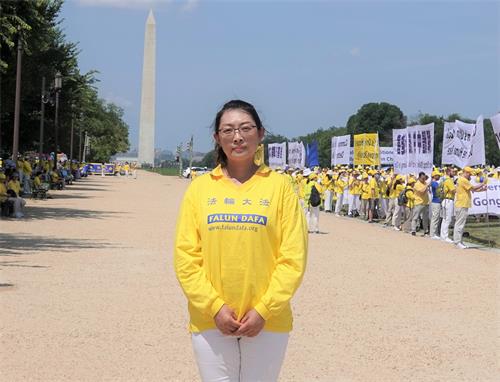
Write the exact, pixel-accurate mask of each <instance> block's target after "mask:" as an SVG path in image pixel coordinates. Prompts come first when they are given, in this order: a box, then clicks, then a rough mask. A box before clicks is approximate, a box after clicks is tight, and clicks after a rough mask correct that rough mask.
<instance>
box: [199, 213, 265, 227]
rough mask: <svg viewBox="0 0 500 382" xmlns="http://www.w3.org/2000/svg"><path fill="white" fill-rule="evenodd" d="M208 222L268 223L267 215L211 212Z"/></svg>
mask: <svg viewBox="0 0 500 382" xmlns="http://www.w3.org/2000/svg"><path fill="white" fill-rule="evenodd" d="M207 223H208V224H214V223H240V224H258V225H264V226H265V225H267V216H262V215H255V214H211V215H208V216H207Z"/></svg>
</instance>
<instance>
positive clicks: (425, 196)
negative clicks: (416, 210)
mask: <svg viewBox="0 0 500 382" xmlns="http://www.w3.org/2000/svg"><path fill="white" fill-rule="evenodd" d="M413 193H414V194H415V205H416V206H418V205H420V204H422V205H424V206H428V205H429V193H428V192H427V184H425V183H422V182H420V181H417V182H416V183H415V186H413Z"/></svg>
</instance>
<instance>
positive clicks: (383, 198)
mask: <svg viewBox="0 0 500 382" xmlns="http://www.w3.org/2000/svg"><path fill="white" fill-rule="evenodd" d="M387 181H388V175H387V174H385V173H382V174H380V178H379V182H378V184H379V187H380V196H379V199H378V205H379V209H378V218H379V219H383V220H385V219H386V218H387V215H388V210H389V195H388V189H389V186H388V184H387Z"/></svg>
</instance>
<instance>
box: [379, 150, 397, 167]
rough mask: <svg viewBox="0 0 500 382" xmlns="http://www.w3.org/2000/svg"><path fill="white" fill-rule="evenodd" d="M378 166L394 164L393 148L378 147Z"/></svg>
mask: <svg viewBox="0 0 500 382" xmlns="http://www.w3.org/2000/svg"><path fill="white" fill-rule="evenodd" d="M380 164H381V165H391V166H392V165H393V164H394V148H393V147H380Z"/></svg>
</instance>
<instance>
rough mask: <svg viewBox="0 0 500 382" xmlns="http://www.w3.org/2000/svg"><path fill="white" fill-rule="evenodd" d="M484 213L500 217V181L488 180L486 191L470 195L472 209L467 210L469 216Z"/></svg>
mask: <svg viewBox="0 0 500 382" xmlns="http://www.w3.org/2000/svg"><path fill="white" fill-rule="evenodd" d="M471 183H473V184H475V183H474V182H471ZM486 213H487V214H493V215H500V180H498V179H492V178H489V179H488V189H487V190H486V191H482V192H473V193H472V207H471V208H469V215H476V214H486Z"/></svg>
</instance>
